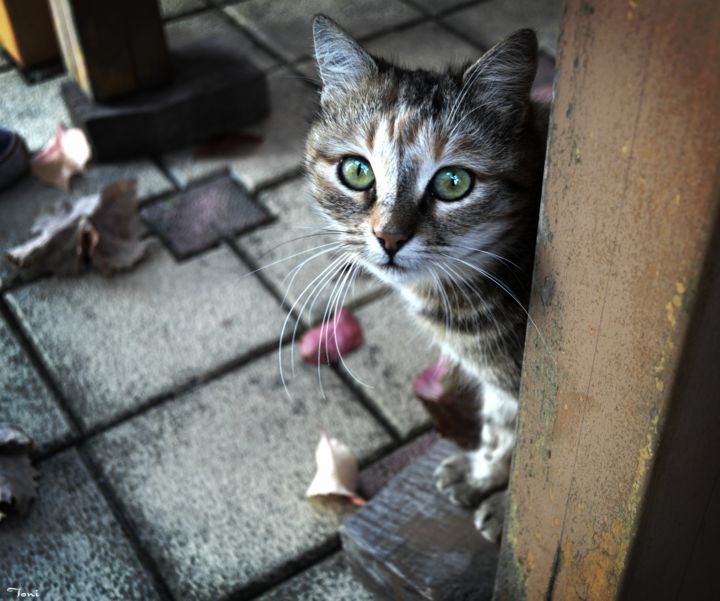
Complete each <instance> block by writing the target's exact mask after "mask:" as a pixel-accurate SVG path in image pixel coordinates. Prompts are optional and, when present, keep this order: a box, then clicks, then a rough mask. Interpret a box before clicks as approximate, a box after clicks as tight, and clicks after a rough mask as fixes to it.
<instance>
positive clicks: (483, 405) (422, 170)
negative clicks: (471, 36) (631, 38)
mask: <svg viewBox="0 0 720 601" xmlns="http://www.w3.org/2000/svg"><path fill="white" fill-rule="evenodd" d="M313 34H314V44H315V57H316V61H317V65H318V70H319V73H320V79H321V82H322V89H321V93H320V109H319V113H318V115H317V118H316V119H315V121H314V123H313V124H312V126H311V129H310V132H309V134H308V139H307V145H306V160H305V167H306V171H307V173H308V176H309V179H310V182H311V188H312V192H313V196H314V198H315V200H316V202H317V204H318V206H319V208H320V210H321V212H322V213H323V214H324V215H325V217H326V218H327V219H329V221H330V223H331V227H332V228H333V229H334V231H335V232H336V234H337V235H338V236H340V240H341V241H342V243H343V247H344V249H345V250H346V251H347V254H348V255H349V256H350V257H351V258H352V260H353V262H354V263H356V264H360V265H362V267H364V268H365V269H366V270H367V271H368V272H370V273H371V274H374V275H375V276H376V277H377V278H379V279H380V280H382V281H383V282H385V283H387V284H389V285H390V286H391V287H392V288H394V289H396V290H397V291H398V292H399V294H400V296H401V297H402V298H403V299H404V300H405V301H406V304H407V307H408V310H409V311H410V313H411V314H412V315H413V316H414V317H415V319H416V320H417V322H418V323H419V324H420V325H421V326H422V327H423V328H424V329H425V330H427V331H428V333H429V334H430V336H431V337H432V339H433V340H434V342H435V343H437V345H438V346H439V347H440V348H441V350H442V352H443V354H444V356H445V357H446V358H447V359H448V360H449V361H451V362H452V363H453V365H455V366H456V368H457V369H458V370H460V371H461V372H462V373H463V374H464V375H465V376H466V377H468V378H471V379H472V380H473V381H475V382H477V383H478V384H479V385H480V386H481V389H482V395H481V402H480V411H481V418H482V426H481V432H480V447H479V448H478V449H477V450H475V451H471V452H468V453H461V454H458V455H454V456H451V457H449V458H448V459H446V460H445V461H444V462H443V463H442V464H441V465H440V466H439V467H438V469H437V471H436V482H437V487H438V488H439V489H440V491H442V492H443V493H444V494H445V495H447V496H448V497H449V499H450V500H451V501H452V502H454V503H456V504H460V505H464V506H469V507H473V508H476V511H475V514H474V517H475V524H476V527H477V528H478V530H479V531H480V533H481V534H482V535H483V536H484V537H485V538H487V539H489V540H491V541H495V542H497V541H498V540H499V537H500V535H501V531H502V523H503V512H504V509H503V508H504V506H505V502H506V500H505V494H506V493H505V490H506V488H507V484H508V476H509V469H510V461H511V456H512V451H513V447H514V443H515V424H516V419H517V412H518V400H517V398H518V392H519V386H520V371H521V364H522V353H523V346H524V340H525V329H526V323H527V317H528V316H527V310H526V307H527V304H528V299H529V294H530V284H531V275H532V267H533V257H534V247H535V236H536V231H537V220H538V212H539V201H540V193H541V187H542V174H543V165H544V154H545V139H546V134H547V131H546V128H547V110H546V108H545V107H541V106H537V105H536V104H534V103H533V102H531V99H530V90H531V86H532V82H533V78H534V76H535V71H536V68H537V55H538V50H537V38H536V36H535V33H534V32H533V31H532V30H529V29H524V30H520V31H517V32H515V33H513V34H512V35H510V36H509V37H507V38H506V39H505V40H504V41H502V42H500V43H498V44H497V45H496V46H494V47H493V48H491V49H490V50H489V51H488V52H486V53H485V54H484V55H482V56H481V57H480V58H479V59H478V60H477V61H476V62H475V63H473V64H471V65H469V66H467V67H465V68H463V69H459V70H452V69H451V70H449V71H448V72H446V73H434V72H430V71H425V70H422V69H418V70H407V69H403V68H400V67H397V66H395V65H392V64H390V63H388V62H386V61H384V60H382V59H380V58H376V57H373V56H372V55H370V54H369V53H368V52H366V51H365V50H364V49H363V48H362V47H361V46H360V45H359V44H358V43H357V42H356V41H354V40H353V39H352V38H351V37H350V36H349V35H348V34H347V33H346V32H344V31H343V30H342V29H341V28H340V27H339V26H338V25H337V24H335V23H334V22H333V21H332V20H330V19H329V18H327V17H325V16H322V15H319V16H317V17H316V18H315V20H314V23H313ZM390 344H392V342H390Z"/></svg>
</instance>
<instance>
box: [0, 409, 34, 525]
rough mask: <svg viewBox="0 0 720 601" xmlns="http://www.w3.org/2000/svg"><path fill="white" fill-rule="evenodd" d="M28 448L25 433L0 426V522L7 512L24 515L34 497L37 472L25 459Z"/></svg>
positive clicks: (28, 444)
mask: <svg viewBox="0 0 720 601" xmlns="http://www.w3.org/2000/svg"><path fill="white" fill-rule="evenodd" d="M32 448H33V441H32V439H31V438H30V437H29V436H28V435H27V434H25V432H23V431H22V430H20V429H18V428H15V427H13V426H11V425H10V424H6V423H0V520H2V519H3V518H4V517H5V516H6V515H7V514H9V513H11V512H14V513H17V514H19V515H25V514H26V513H27V510H28V509H29V507H30V503H31V502H32V500H33V499H34V498H35V496H36V495H37V483H36V482H35V479H36V478H37V471H36V470H35V468H34V467H33V466H32V462H31V461H30V457H29V456H28V453H29V452H30V450H32Z"/></svg>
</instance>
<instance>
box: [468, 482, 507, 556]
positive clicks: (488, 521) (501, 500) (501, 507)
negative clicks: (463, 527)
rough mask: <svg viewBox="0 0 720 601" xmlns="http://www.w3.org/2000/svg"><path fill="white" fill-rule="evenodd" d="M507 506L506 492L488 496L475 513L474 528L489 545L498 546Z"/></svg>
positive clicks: (502, 491)
mask: <svg viewBox="0 0 720 601" xmlns="http://www.w3.org/2000/svg"><path fill="white" fill-rule="evenodd" d="M506 506H507V490H501V491H499V492H496V493H495V494H494V495H490V496H489V497H488V498H487V499H485V500H484V501H483V502H482V503H480V507H478V508H477V510H476V511H475V517H474V520H475V528H477V529H478V532H480V534H481V535H482V536H483V537H484V538H485V539H487V540H489V541H490V542H491V543H495V544H498V543H499V542H500V536H501V535H502V529H503V522H504V521H505V507H506Z"/></svg>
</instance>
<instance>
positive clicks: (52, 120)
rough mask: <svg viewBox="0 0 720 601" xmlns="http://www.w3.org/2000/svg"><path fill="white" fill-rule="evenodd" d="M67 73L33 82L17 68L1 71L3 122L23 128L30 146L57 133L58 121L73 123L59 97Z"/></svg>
mask: <svg viewBox="0 0 720 601" xmlns="http://www.w3.org/2000/svg"><path fill="white" fill-rule="evenodd" d="M67 80H68V78H67V77H65V76H62V77H56V78H54V79H51V80H49V81H45V82H41V83H37V84H34V85H28V84H26V83H25V82H24V81H23V79H22V77H21V76H20V74H19V73H18V72H17V71H16V70H14V69H13V70H11V71H8V72H6V73H2V74H0V90H2V94H0V119H2V125H3V126H5V127H10V128H12V129H14V130H15V131H18V132H20V133H21V134H22V135H23V137H24V138H25V140H26V141H27V144H28V147H29V148H30V150H39V149H40V148H41V147H42V146H43V144H45V142H47V141H48V140H49V139H50V138H51V137H52V136H53V135H54V133H55V129H56V127H57V124H58V122H59V121H63V122H64V123H65V124H66V125H69V124H70V117H69V115H68V112H67V110H65V105H64V104H63V102H62V98H60V85H61V84H62V82H63V81H67Z"/></svg>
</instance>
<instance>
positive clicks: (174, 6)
mask: <svg viewBox="0 0 720 601" xmlns="http://www.w3.org/2000/svg"><path fill="white" fill-rule="evenodd" d="M205 6H206V4H205V3H204V2H202V1H201V0H160V12H161V14H162V16H163V17H164V18H166V19H167V18H169V17H177V16H178V15H183V14H185V13H189V12H192V11H194V10H199V9H201V8H205Z"/></svg>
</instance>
